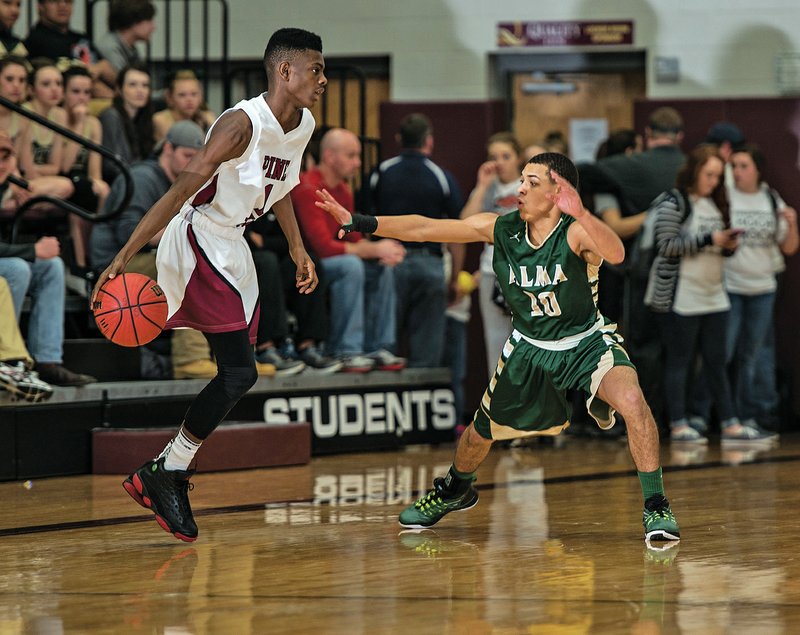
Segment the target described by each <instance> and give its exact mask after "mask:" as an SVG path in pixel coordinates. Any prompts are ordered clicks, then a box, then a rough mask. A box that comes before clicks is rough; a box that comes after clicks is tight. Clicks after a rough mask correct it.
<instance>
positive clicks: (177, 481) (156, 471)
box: [122, 457, 197, 542]
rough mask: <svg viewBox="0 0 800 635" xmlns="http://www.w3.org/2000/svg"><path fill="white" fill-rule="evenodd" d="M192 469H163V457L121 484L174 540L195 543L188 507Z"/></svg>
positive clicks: (148, 464) (195, 529) (195, 530)
mask: <svg viewBox="0 0 800 635" xmlns="http://www.w3.org/2000/svg"><path fill="white" fill-rule="evenodd" d="M193 474H194V470H185V471H184V470H165V469H164V457H160V458H158V459H154V460H152V461H148V462H147V463H145V464H144V465H142V467H140V468H139V469H138V470H136V471H135V472H134V473H133V474H131V475H130V476H129V477H128V478H126V479H125V480H124V481H123V482H122V487H124V488H125V491H126V492H128V494H130V496H131V498H133V500H135V501H136V502H137V503H139V504H140V505H141V506H142V507H146V508H147V509H150V510H152V511H153V513H154V514H155V515H156V522H157V523H158V524H159V525H161V528H162V529H163V530H164V531H166V532H168V533H171V534H172V535H173V536H175V537H176V538H177V539H178V540H183V541H184V542H194V541H195V540H197V524H195V522H194V517H193V516H192V508H191V506H190V505H189V490H190V489H192V487H193V485H192V484H191V483H189V479H190V478H191V477H192V475H193Z"/></svg>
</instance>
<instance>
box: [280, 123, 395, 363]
mask: <svg viewBox="0 0 800 635" xmlns="http://www.w3.org/2000/svg"><path fill="white" fill-rule="evenodd" d="M360 166H361V143H360V142H359V141H358V137H356V135H354V134H353V133H352V132H349V131H348V130H344V129H342V128H334V129H332V130H329V131H328V132H327V133H325V136H324V137H323V138H322V141H321V142H320V164H319V167H317V168H313V169H311V170H308V171H307V172H304V173H303V174H301V175H300V185H298V186H297V187H296V188H294V189H293V190H292V194H291V196H292V203H293V205H294V208H295V212H296V213H297V220H298V221H299V223H300V229H301V231H302V232H303V240H304V242H305V244H306V245H307V246H308V247H309V252H311V253H314V254H316V255H317V256H318V257H319V259H320V263H321V265H322V272H323V274H324V275H325V277H326V278H327V279H328V284H329V285H330V297H331V302H330V304H331V308H330V310H331V325H330V337H329V339H328V341H327V345H326V352H327V353H328V354H329V355H333V356H335V357H339V358H341V359H342V362H343V364H344V365H343V367H342V370H343V371H345V372H368V371H370V370H372V369H373V368H378V369H382V370H399V369H401V368H403V366H405V360H404V359H402V358H399V357H396V356H395V355H393V354H392V353H390V352H389V350H388V349H391V348H393V347H394V345H395V340H396V337H397V334H396V328H395V324H396V322H395V320H396V316H395V313H396V295H395V288H394V270H393V267H394V266H395V265H396V264H398V263H399V262H401V261H402V260H403V257H404V255H405V249H404V248H403V246H402V245H401V244H400V243H398V242H397V241H395V240H390V239H383V240H378V241H374V242H373V241H371V240H367V239H366V238H365V237H364V236H363V235H362V234H360V233H358V232H351V233H349V234H347V236H346V237H345V240H341V241H340V240H337V238H336V233H337V229H338V227H337V225H336V221H335V220H334V219H333V218H332V217H330V216H329V215H328V214H326V213H325V212H323V211H322V210H321V209H319V208H318V207H317V206H316V201H317V200H318V199H317V196H316V191H317V190H318V189H322V188H325V189H326V190H328V191H329V192H330V193H331V195H332V196H334V197H335V198H336V200H337V201H339V202H340V203H341V204H342V205H343V206H344V207H346V208H347V209H349V210H352V209H353V192H352V190H351V189H350V186H349V185H348V183H347V179H350V178H352V177H353V176H354V175H355V173H356V171H357V170H358V168H359V167H360Z"/></svg>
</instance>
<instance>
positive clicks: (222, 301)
mask: <svg viewBox="0 0 800 635" xmlns="http://www.w3.org/2000/svg"><path fill="white" fill-rule="evenodd" d="M186 234H187V238H188V239H189V244H190V245H191V247H192V251H193V252H194V254H195V258H196V260H197V263H196V265H195V269H194V271H193V272H192V275H191V277H190V278H189V284H187V285H186V290H185V292H184V295H183V302H181V308H180V309H178V311H177V312H176V313H175V315H173V316H172V317H171V318H170V319H169V320H168V321H167V325H166V328H176V327H181V326H188V327H191V328H194V329H197V330H198V331H204V332H206V333H227V332H228V331H239V330H241V329H250V331H251V338H252V331H253V326H252V324H248V323H247V316H245V314H244V306H243V304H242V298H241V295H240V294H239V292H238V291H237V290H236V288H234V287H233V285H231V284H230V283H229V282H228V281H227V280H226V279H225V278H224V277H223V276H222V274H221V273H220V272H219V271H217V270H216V268H215V267H214V265H213V264H212V263H211V261H210V260H209V259H208V256H206V254H205V252H204V251H203V250H202V248H201V247H200V245H198V244H197V238H196V237H195V235H194V230H193V229H192V226H191V225H189V226H188V228H187V232H186ZM254 323H255V324H257V320H255V319H254Z"/></svg>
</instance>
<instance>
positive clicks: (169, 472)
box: [92, 29, 327, 542]
mask: <svg viewBox="0 0 800 635" xmlns="http://www.w3.org/2000/svg"><path fill="white" fill-rule="evenodd" d="M264 66H265V69H266V73H267V81H268V86H269V90H268V92H266V93H264V94H262V95H259V96H258V97H254V98H252V99H249V100H244V101H241V102H239V103H238V104H236V106H234V107H233V108H231V109H229V110H227V111H225V112H224V113H223V114H222V115H221V116H220V117H219V119H217V121H216V122H215V123H214V125H213V126H212V127H211V129H210V130H209V131H208V135H207V137H206V143H205V145H204V146H203V148H201V149H200V151H199V152H198V153H197V155H196V156H195V157H194V158H193V159H192V160H191V161H190V163H189V164H188V166H187V167H186V169H185V170H184V171H183V172H182V173H181V174H180V175H179V176H178V178H177V179H176V180H175V182H174V183H173V184H172V187H170V189H169V191H167V193H166V194H165V195H164V196H163V197H162V198H161V199H160V200H159V201H158V202H156V204H155V205H153V207H152V208H151V209H150V210H149V211H148V212H147V214H145V216H144V217H143V218H142V220H141V221H140V222H139V225H138V226H137V227H136V229H135V230H134V232H133V234H132V235H131V237H130V239H129V240H128V242H127V243H126V244H125V246H124V247H123V248H122V249H121V250H120V252H119V253H118V254H117V256H116V257H115V258H114V260H113V261H112V263H111V264H110V265H109V267H108V268H107V269H106V270H105V271H104V272H103V273H102V274H101V275H100V278H99V279H98V281H97V285H96V286H95V289H94V292H93V294H92V303H94V301H95V300H96V296H97V292H98V290H99V289H100V287H101V286H102V285H103V283H104V282H105V281H106V280H107V279H108V278H113V277H114V276H116V275H118V274H120V273H122V272H123V271H124V270H125V266H126V264H127V263H128V261H129V260H130V258H131V257H132V256H133V255H134V254H136V253H137V252H138V251H139V250H140V249H141V248H142V247H143V246H144V245H145V244H146V243H147V242H148V241H149V240H150V239H151V238H153V236H155V235H156V234H157V233H158V232H160V231H161V230H164V235H163V237H162V238H161V242H160V244H159V248H158V254H157V266H158V282H159V285H160V286H161V288H162V289H163V290H164V293H165V295H166V297H167V301H168V304H169V313H168V318H167V328H180V327H191V328H194V329H197V330H199V331H201V332H203V333H204V334H205V336H206V338H207V339H208V341H209V344H210V345H211V350H212V351H213V353H214V357H215V358H216V361H217V376H216V377H215V378H214V379H212V380H211V382H210V383H209V384H208V385H207V386H206V387H205V388H204V389H203V390H202V391H201V392H200V394H199V395H198V396H197V397H196V398H195V400H194V401H193V402H192V404H191V405H190V406H189V409H188V411H187V412H186V416H185V418H184V421H183V425H182V426H181V428H180V429H179V430H178V432H177V434H176V435H175V437H174V438H173V439H172V440H171V441H170V442H169V443H168V444H167V446H166V447H165V448H164V451H163V452H162V453H161V454H160V455H159V456H158V457H157V458H156V459H153V460H151V461H147V462H146V463H145V464H144V465H142V467H140V468H139V469H138V470H136V471H135V472H134V473H133V474H131V475H130V476H129V477H128V478H127V479H125V481H124V483H123V486H124V487H125V489H126V490H127V492H128V493H129V494H130V495H131V496H132V497H133V498H134V500H136V502H138V503H139V504H140V505H142V506H143V507H147V508H149V509H151V510H152V511H153V512H154V513H155V515H156V520H157V521H158V524H159V525H161V527H162V528H163V529H165V530H166V531H168V532H169V533H171V534H173V535H174V536H175V537H176V538H178V539H180V540H184V541H187V542H191V541H193V540H196V538H197V525H196V524H195V522H194V518H193V517H192V510H191V507H190V505H189V498H188V490H189V478H190V477H191V475H192V474H193V470H189V464H190V462H191V461H192V459H193V458H194V455H195V453H196V452H197V450H198V448H199V447H200V444H201V443H202V442H203V440H205V439H206V438H207V437H208V435H210V434H211V432H213V431H214V429H215V428H216V427H217V425H219V423H220V421H222V419H223V418H224V417H225V415H226V414H227V413H228V412H229V411H230V409H231V408H232V407H233V406H234V405H236V403H237V402H238V401H239V399H241V397H242V396H243V395H244V394H245V393H246V392H247V391H248V390H249V389H250V388H251V387H252V385H253V384H254V383H255V381H256V379H257V373H256V368H255V359H254V356H253V348H252V344H253V343H255V336H256V330H255V329H256V327H257V325H258V283H257V280H256V275H255V268H254V265H253V259H252V256H251V254H250V248H249V247H248V245H247V243H246V242H245V239H244V237H243V232H244V228H245V226H246V225H247V224H248V223H250V222H252V221H254V220H256V219H257V218H258V217H259V216H261V215H262V214H264V213H265V212H268V211H269V210H270V208H271V209H272V210H273V212H274V213H275V215H276V216H277V218H278V221H279V223H280V225H281V229H283V232H284V233H285V234H286V238H287V240H288V242H289V251H290V253H291V256H292V259H293V260H294V262H295V264H296V265H297V275H296V279H297V288H298V291H299V292H300V293H311V292H312V291H313V290H314V289H315V288H316V286H317V282H318V279H317V274H316V271H315V269H314V264H313V262H312V260H311V258H310V257H309V255H308V253H307V252H306V250H305V247H304V246H303V242H302V239H301V237H300V231H299V230H298V227H297V220H296V218H295V214H294V209H293V208H292V203H291V199H290V198H289V191H290V190H291V189H292V188H293V187H294V186H295V185H296V184H297V183H298V182H299V176H300V165H301V158H302V155H303V150H304V149H305V147H306V144H307V143H308V140H309V138H310V137H311V134H312V132H313V131H314V127H315V124H314V118H313V117H312V115H311V113H310V112H309V110H308V108H310V107H311V106H312V105H313V104H314V103H315V102H316V101H317V100H318V99H319V98H320V96H321V95H322V93H323V92H324V90H325V85H326V84H327V79H326V78H325V73H324V71H325V62H324V60H323V57H322V41H321V40H320V38H319V36H317V35H315V34H314V33H310V32H308V31H304V30H302V29H280V30H278V31H276V32H275V33H274V34H273V35H272V37H271V38H270V40H269V42H268V44H267V48H266V51H265V53H264ZM165 227H166V229H165Z"/></svg>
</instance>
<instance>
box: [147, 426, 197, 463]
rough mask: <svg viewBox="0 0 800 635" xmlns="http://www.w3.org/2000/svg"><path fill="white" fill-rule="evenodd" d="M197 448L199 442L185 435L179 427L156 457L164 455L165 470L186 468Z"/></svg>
mask: <svg viewBox="0 0 800 635" xmlns="http://www.w3.org/2000/svg"><path fill="white" fill-rule="evenodd" d="M199 449H200V444H199V443H195V442H194V441H192V440H191V439H190V438H189V437H187V436H186V434H185V433H184V432H183V428H181V429H180V430H178V434H176V435H175V437H174V438H173V439H172V440H171V441H170V442H169V443H167V447H165V448H164V450H163V451H162V452H161V454H159V455H158V457H157V458H159V459H160V458H161V457H162V456H163V457H164V469H165V470H188V469H189V463H191V462H192V459H194V455H195V454H196V453H197V450H199Z"/></svg>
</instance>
